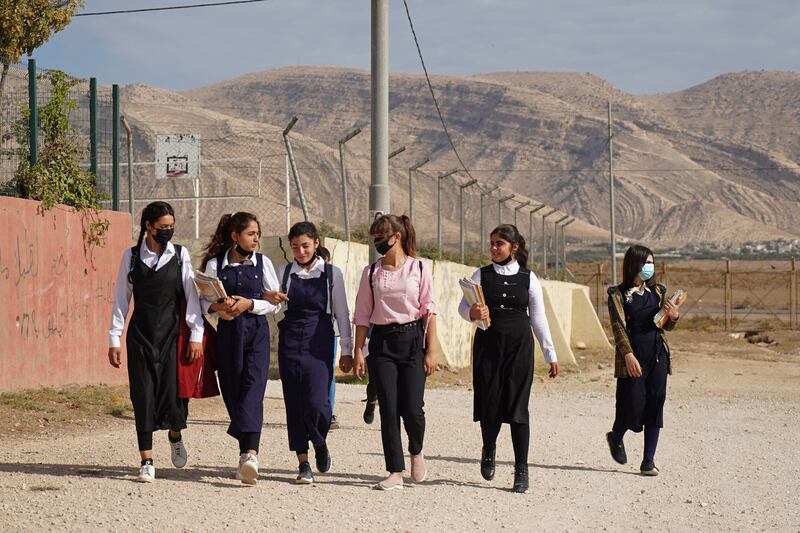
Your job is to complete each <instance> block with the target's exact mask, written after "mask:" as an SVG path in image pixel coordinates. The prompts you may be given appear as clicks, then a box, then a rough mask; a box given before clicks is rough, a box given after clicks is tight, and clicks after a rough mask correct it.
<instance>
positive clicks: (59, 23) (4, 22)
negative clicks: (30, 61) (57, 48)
mask: <svg viewBox="0 0 800 533" xmlns="http://www.w3.org/2000/svg"><path fill="white" fill-rule="evenodd" d="M82 6H83V0H2V2H0V62H2V64H3V70H2V73H0V139H2V138H3V122H2V111H3V110H2V102H3V91H4V89H5V83H6V75H7V74H8V69H9V67H10V66H11V65H12V64H13V63H17V62H19V60H20V59H21V58H22V54H28V56H30V55H31V54H33V51H34V50H35V49H36V48H39V47H40V46H41V45H43V44H44V43H46V42H47V41H48V40H49V39H50V37H51V36H52V35H53V34H54V33H56V32H58V31H61V30H63V29H64V28H66V27H67V25H68V24H69V23H70V21H71V20H72V16H73V15H74V14H75V10H77V9H78V8H79V7H82Z"/></svg>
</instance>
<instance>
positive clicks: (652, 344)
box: [616, 290, 669, 432]
mask: <svg viewBox="0 0 800 533" xmlns="http://www.w3.org/2000/svg"><path fill="white" fill-rule="evenodd" d="M624 298H625V297H624V295H623V300H624ZM623 309H624V311H625V323H626V326H627V330H628V338H629V339H630V341H631V348H632V349H633V355H634V356H635V357H636V360H637V361H639V365H640V366H641V367H642V377H640V378H631V377H628V378H619V379H617V404H616V419H617V422H618V423H621V424H622V425H623V426H624V427H626V428H627V429H629V430H631V431H634V432H639V431H642V429H643V426H656V427H663V426H664V403H665V402H666V399H667V373H668V368H669V355H668V354H667V351H666V349H665V348H664V342H663V341H662V340H661V333H660V332H659V330H658V328H657V327H656V325H655V324H654V323H653V317H655V315H656V313H658V310H659V309H660V305H659V297H658V294H656V292H655V290H653V291H645V292H644V294H642V295H639V294H637V293H634V294H633V297H632V298H631V301H630V302H628V301H623Z"/></svg>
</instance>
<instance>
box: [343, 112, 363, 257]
mask: <svg viewBox="0 0 800 533" xmlns="http://www.w3.org/2000/svg"><path fill="white" fill-rule="evenodd" d="M359 133H361V128H356V129H354V130H353V131H351V132H350V133H348V134H347V135H345V136H344V137H342V138H341V139H339V173H340V174H341V176H342V209H343V210H344V240H346V241H347V242H350V202H348V201H347V173H346V171H345V169H344V145H345V143H346V142H347V141H349V140H350V139H352V138H353V137H355V136H356V135H358V134H359Z"/></svg>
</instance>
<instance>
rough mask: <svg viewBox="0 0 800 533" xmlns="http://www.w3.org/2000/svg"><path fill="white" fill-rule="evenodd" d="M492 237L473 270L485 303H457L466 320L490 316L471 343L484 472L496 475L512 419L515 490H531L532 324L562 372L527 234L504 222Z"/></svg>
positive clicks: (552, 365)
mask: <svg viewBox="0 0 800 533" xmlns="http://www.w3.org/2000/svg"><path fill="white" fill-rule="evenodd" d="M489 238H490V241H489V244H490V246H489V252H490V254H491V256H492V264H491V265H487V266H484V267H481V268H479V269H478V270H476V271H475V273H474V274H473V275H472V281H473V282H474V283H476V284H479V285H480V286H481V288H482V289H483V294H484V298H485V300H486V304H480V303H477V304H475V305H473V306H470V305H469V304H468V303H467V302H466V300H465V299H462V300H461V304H460V305H459V313H460V314H461V316H462V317H463V318H464V319H465V320H468V321H470V322H472V321H476V320H486V319H487V318H489V319H490V320H491V324H490V326H489V328H488V329H486V330H485V331H484V330H482V329H478V330H477V331H476V332H475V339H474V341H473V345H472V379H473V390H474V410H473V419H474V420H475V421H476V422H480V425H481V434H482V436H483V450H482V452H481V475H482V476H483V478H484V479H486V480H487V481H489V480H491V479H493V478H494V474H495V449H496V444H495V443H496V442H497V436H498V434H499V433H500V428H501V426H502V424H509V425H510V426H511V441H512V444H513V446H514V485H513V490H514V492H527V490H528V446H529V443H530V415H529V414H528V401H529V400H530V396H531V385H532V384H533V350H534V346H533V335H532V334H531V328H533V332H534V333H535V334H536V338H537V339H538V340H539V344H540V345H541V346H542V349H543V350H544V359H545V361H547V363H549V364H550V373H549V375H550V377H551V378H554V377H556V376H558V373H559V366H558V360H557V358H556V351H555V348H554V347H553V341H552V339H551V337H550V326H549V324H548V323H547V317H546V316H545V303H544V295H543V293H542V286H541V284H540V283H539V280H538V278H537V277H536V274H534V273H533V272H531V271H530V270H528V268H527V262H528V250H527V248H526V247H525V239H524V237H523V236H522V235H521V234H520V232H519V230H518V229H517V227H516V226H514V225H511V224H501V225H500V226H497V227H496V228H495V229H494V230H492V232H491V234H490V236H489Z"/></svg>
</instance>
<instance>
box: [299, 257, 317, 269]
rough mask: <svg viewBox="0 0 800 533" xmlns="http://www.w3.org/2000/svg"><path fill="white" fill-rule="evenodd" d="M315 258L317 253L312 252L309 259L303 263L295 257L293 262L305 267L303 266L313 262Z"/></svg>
mask: <svg viewBox="0 0 800 533" xmlns="http://www.w3.org/2000/svg"><path fill="white" fill-rule="evenodd" d="M316 260H317V254H314V255H312V256H311V259H309V260H308V261H306V262H305V263H301V262H300V261H298V260H297V259H295V260H294V262H295V263H297V264H298V265H300V266H301V267H303V268H305V267H307V266H308V265H310V264H312V263H313V262H314V261H316Z"/></svg>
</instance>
